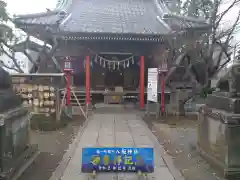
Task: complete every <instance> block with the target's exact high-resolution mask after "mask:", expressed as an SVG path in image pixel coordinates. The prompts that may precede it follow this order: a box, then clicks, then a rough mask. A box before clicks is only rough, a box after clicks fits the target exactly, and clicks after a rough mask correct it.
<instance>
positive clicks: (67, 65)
mask: <svg viewBox="0 0 240 180" xmlns="http://www.w3.org/2000/svg"><path fill="white" fill-rule="evenodd" d="M63 70H64V71H66V72H69V71H73V68H72V62H71V60H70V58H66V59H65V61H64V69H63Z"/></svg>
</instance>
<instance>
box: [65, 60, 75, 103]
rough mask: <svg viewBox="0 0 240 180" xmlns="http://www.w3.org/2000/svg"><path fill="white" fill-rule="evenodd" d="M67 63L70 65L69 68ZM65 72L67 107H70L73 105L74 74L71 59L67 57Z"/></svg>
mask: <svg viewBox="0 0 240 180" xmlns="http://www.w3.org/2000/svg"><path fill="white" fill-rule="evenodd" d="M67 62H68V63H69V65H70V66H69V67H66V64H67ZM63 71H64V72H65V75H66V87H65V88H66V90H67V94H66V105H67V106H69V105H70V104H71V74H72V71H73V69H72V67H71V59H70V57H66V59H65V62H64V69H63Z"/></svg>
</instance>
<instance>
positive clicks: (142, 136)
mask: <svg viewBox="0 0 240 180" xmlns="http://www.w3.org/2000/svg"><path fill="white" fill-rule="evenodd" d="M94 146H120V147H121V146H128V147H131V146H132V147H154V156H155V157H154V158H155V172H154V173H152V174H149V175H148V178H147V179H149V180H150V179H151V180H152V179H156V180H174V178H173V175H172V173H170V171H169V168H168V167H167V165H166V164H165V161H164V160H163V157H162V156H161V154H163V152H160V151H161V150H159V149H162V148H159V147H160V145H159V144H158V143H157V144H156V141H153V135H152V133H151V131H150V130H149V129H148V127H147V125H146V124H145V122H143V121H142V119H141V117H140V116H139V115H136V114H135V113H122V114H116V113H114V114H113V113H112V114H110V113H107V114H100V113H99V114H94V115H92V116H91V117H90V119H89V120H88V122H87V125H86V127H85V128H84V130H83V133H82V135H81V137H80V138H79V139H78V143H77V145H76V150H75V152H74V153H73V155H72V157H71V159H70V161H69V162H68V165H67V166H66V168H64V171H63V169H62V171H63V172H62V178H61V180H88V179H89V175H88V174H83V173H81V158H82V157H81V154H82V148H83V147H94ZM158 146H159V147H158ZM55 179H56V178H55ZM113 179H116V180H139V177H138V176H137V175H136V174H135V173H99V174H98V175H97V180H113Z"/></svg>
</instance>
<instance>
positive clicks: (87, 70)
mask: <svg viewBox="0 0 240 180" xmlns="http://www.w3.org/2000/svg"><path fill="white" fill-rule="evenodd" d="M85 63H86V64H85V77H86V79H85V91H86V104H87V105H89V104H90V57H89V56H86V59H85Z"/></svg>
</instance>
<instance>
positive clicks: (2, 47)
mask: <svg viewBox="0 0 240 180" xmlns="http://www.w3.org/2000/svg"><path fill="white" fill-rule="evenodd" d="M4 46H6V47H7V48H8V49H9V50H11V47H10V46H9V45H8V44H7V43H4V42H2V43H0V48H1V49H2V52H3V53H4V54H5V55H6V56H8V57H9V58H10V59H11V60H12V62H13V64H14V66H15V67H16V69H17V70H18V72H20V73H23V70H22V69H21V67H20V66H19V64H18V63H17V59H16V58H15V52H13V53H12V55H11V54H10V53H9V52H7V51H6V50H5V49H4Z"/></svg>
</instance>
